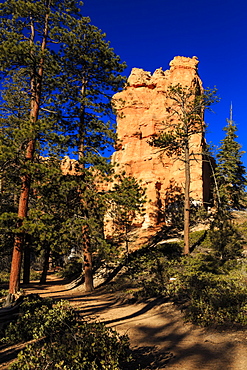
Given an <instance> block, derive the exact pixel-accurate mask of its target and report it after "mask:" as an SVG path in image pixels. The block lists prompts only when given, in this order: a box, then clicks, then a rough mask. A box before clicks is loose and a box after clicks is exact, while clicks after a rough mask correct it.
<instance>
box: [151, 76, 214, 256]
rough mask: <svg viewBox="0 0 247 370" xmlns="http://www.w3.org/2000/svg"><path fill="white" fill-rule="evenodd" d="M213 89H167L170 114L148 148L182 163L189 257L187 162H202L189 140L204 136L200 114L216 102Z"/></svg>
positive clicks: (188, 174) (188, 179) (185, 250)
mask: <svg viewBox="0 0 247 370" xmlns="http://www.w3.org/2000/svg"><path fill="white" fill-rule="evenodd" d="M215 94H216V89H212V90H210V89H208V90H204V91H202V89H201V87H200V86H198V85H197V84H196V83H193V84H192V86H185V87H183V86H181V85H180V84H178V85H175V86H170V88H169V89H168V92H167V97H168V98H169V99H170V102H171V104H170V106H169V108H168V110H169V112H170V114H169V116H168V118H167V121H166V122H164V124H165V130H164V132H162V131H161V132H160V134H159V135H156V136H155V137H154V138H153V140H152V141H151V143H150V144H151V145H153V146H155V147H158V148H160V150H161V151H162V152H163V153H166V154H167V155H168V156H171V157H173V158H175V159H179V160H181V161H182V162H183V164H184V173H185V189H184V254H189V250H190V245H189V228H190V212H191V209H190V183H191V178H190V168H191V161H193V160H202V155H203V151H201V153H198V152H195V151H194V147H193V140H192V138H193V137H194V136H195V135H198V134H201V135H202V136H203V135H204V131H205V123H204V111H205V109H209V108H210V106H211V104H213V103H215V102H217V101H218V98H217V97H216V95H215Z"/></svg>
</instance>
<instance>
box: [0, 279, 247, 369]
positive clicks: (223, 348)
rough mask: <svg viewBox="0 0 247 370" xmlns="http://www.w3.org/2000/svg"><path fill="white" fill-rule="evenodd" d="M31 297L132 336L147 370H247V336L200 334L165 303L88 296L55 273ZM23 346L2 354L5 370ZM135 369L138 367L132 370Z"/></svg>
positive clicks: (36, 286) (202, 331) (34, 286)
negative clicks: (61, 303) (57, 302)
mask: <svg viewBox="0 0 247 370" xmlns="http://www.w3.org/2000/svg"><path fill="white" fill-rule="evenodd" d="M24 290H25V293H26V294H29V293H38V294H39V295H40V296H41V297H53V298H54V299H66V300H68V301H69V302H70V303H71V305H73V306H74V307H75V308H76V310H78V312H79V313H80V314H81V315H82V316H83V317H89V318H90V319H95V320H97V321H103V322H104V323H105V324H106V325H107V326H109V327H112V328H114V329H115V330H117V331H118V332H119V333H120V334H128V336H129V338H130V343H131V347H132V349H133V353H134V358H136V359H137V360H136V361H139V363H140V362H141V365H142V368H143V367H145V369H147V370H148V369H156V370H158V369H159V370H162V369H171V370H178V369H179V370H198V369H200V370H209V369H210V370H246V369H247V332H246V331H244V330H234V331H223V330H222V331H220V332H219V331H216V330H206V329H203V328H198V327H196V326H193V325H192V324H190V323H186V322H185V321H184V317H183V313H182V312H181V310H180V309H179V308H178V307H177V306H176V305H174V304H173V303H172V302H171V301H168V300H165V299H164V298H155V299H150V300H147V301H145V302H141V303H132V304H131V303H123V302H121V301H120V300H119V298H118V297H117V296H116V293H107V292H105V291H104V290H102V289H96V290H95V291H94V292H93V293H90V294H85V292H83V291H81V290H80V289H78V288H77V289H70V288H69V285H66V283H65V282H64V281H63V280H60V279H59V278H58V277H57V276H56V275H55V274H53V273H50V274H49V276H48V281H47V284H45V285H42V286H41V285H39V284H38V283H36V282H34V283H32V284H31V285H29V286H28V287H27V288H25V289H24ZM22 347H23V345H19V346H13V347H11V348H0V358H2V361H0V369H1V370H4V369H7V367H8V364H9V363H10V361H11V359H13V358H14V357H16V354H17V352H18V350H20V349H21V348H22ZM134 368H135V364H134V363H133V369H134Z"/></svg>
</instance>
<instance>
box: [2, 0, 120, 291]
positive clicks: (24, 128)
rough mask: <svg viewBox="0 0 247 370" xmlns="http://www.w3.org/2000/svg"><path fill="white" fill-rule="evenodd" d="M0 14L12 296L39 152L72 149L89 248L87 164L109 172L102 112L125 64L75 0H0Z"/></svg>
mask: <svg viewBox="0 0 247 370" xmlns="http://www.w3.org/2000/svg"><path fill="white" fill-rule="evenodd" d="M0 19H1V26H0V72H1V83H2V96H1V109H0V113H1V117H0V121H1V153H0V157H1V158H0V160H1V164H2V165H1V167H4V173H3V177H4V176H5V173H6V174H7V172H8V176H10V175H9V174H10V172H11V169H13V172H14V174H15V178H16V179H17V181H16V190H17V191H18V192H19V195H18V198H19V205H18V222H17V227H16V232H15V242H14V249H13V258H12V264H11V276H10V288H9V293H10V294H15V293H16V292H17V291H18V290H19V284H20V271H21V261H22V255H23V249H24V245H25V237H26V230H25V221H26V220H27V216H28V208H29V199H30V194H31V189H32V184H33V182H34V181H35V176H36V173H37V166H40V165H41V166H42V164H40V155H49V156H58V157H59V158H60V159H61V155H62V154H64V153H66V152H67V150H68V149H67V148H68V147H70V153H71V150H74V151H75V153H77V158H78V159H79V162H80V171H81V177H80V181H78V184H79V185H78V189H79V192H80V194H81V199H82V201H81V208H82V210H81V212H82V214H83V216H82V217H81V218H80V217H79V216H78V217H77V219H80V220H81V228H82V230H86V231H85V233H84V235H82V239H84V244H85V243H86V244H87V247H86V248H85V247H84V252H85V253H87V252H88V253H92V248H91V246H90V245H89V244H88V243H89V242H88V240H90V232H89V230H90V217H89V216H87V214H88V209H87V207H88V205H89V203H90V201H91V199H92V197H93V195H94V194H95V190H93V191H92V190H91V189H90V186H89V185H90V183H88V181H90V182H91V181H92V177H93V172H92V171H90V170H89V167H91V166H94V167H95V172H94V173H97V175H98V172H97V171H101V173H107V171H108V169H107V161H105V160H103V159H102V158H101V153H102V150H105V149H106V147H107V146H108V144H109V142H112V139H113V136H114V134H113V130H111V127H110V124H109V123H106V122H105V119H103V115H105V114H106V113H109V112H110V96H111V95H112V93H113V92H114V91H117V89H118V88H119V87H120V86H121V84H122V81H123V78H122V77H121V76H120V75H119V73H120V72H122V70H123V68H124V67H125V65H124V64H121V63H120V59H119V57H118V56H116V55H115V54H114V52H113V50H112V49H111V48H110V47H109V43H107V42H106V41H105V39H104V37H105V35H104V34H102V33H101V31H100V30H98V29H97V28H96V27H94V26H92V25H91V24H90V20H89V18H87V17H83V16H82V14H81V9H80V2H79V1H72V0H63V1H55V0H37V1H28V0H27V1H23V0H16V1H14V0H6V1H4V2H3V3H1V4H0ZM10 92H12V94H11V93H10ZM75 155H76V154H75ZM6 176H7V175H6ZM90 269H91V266H90ZM86 275H87V274H86ZM89 275H92V272H91V270H89ZM91 289H92V284H90V287H89V289H88V290H91Z"/></svg>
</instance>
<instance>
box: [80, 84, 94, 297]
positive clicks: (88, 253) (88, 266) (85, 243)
mask: <svg viewBox="0 0 247 370" xmlns="http://www.w3.org/2000/svg"><path fill="white" fill-rule="evenodd" d="M86 84H87V81H86V80H85V79H83V80H82V88H81V96H82V98H83V97H84V96H85V90H86ZM84 136H85V109H84V105H83V103H82V104H81V112H80V127H79V143H78V152H79V160H82V159H83V157H84ZM80 168H81V171H82V177H83V178H85V174H84V173H83V171H84V170H85V164H84V163H81V164H80ZM81 204H82V207H83V208H84V212H83V213H84V219H85V220H88V210H87V202H86V200H85V199H84V198H83V194H81ZM82 251H83V259H84V266H83V269H84V276H85V291H86V292H92V291H93V290H94V286H93V256H92V250H91V242H90V230H89V227H88V226H87V225H83V226H82Z"/></svg>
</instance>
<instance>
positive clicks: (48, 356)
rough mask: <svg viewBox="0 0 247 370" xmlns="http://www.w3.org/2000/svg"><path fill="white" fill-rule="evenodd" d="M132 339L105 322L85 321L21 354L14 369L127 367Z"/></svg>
mask: <svg viewBox="0 0 247 370" xmlns="http://www.w3.org/2000/svg"><path fill="white" fill-rule="evenodd" d="M129 353H130V352H129V341H128V338H127V336H120V335H118V334H117V333H116V332H115V331H113V330H112V329H110V328H106V326H105V325H104V324H102V323H82V324H77V325H76V326H74V327H67V329H65V330H64V329H63V330H57V331H54V332H53V336H52V337H50V338H49V341H47V340H42V341H40V342H36V343H34V344H32V345H30V346H28V347H27V348H26V350H24V351H23V352H21V353H20V354H19V355H18V360H17V362H15V363H14V364H13V365H12V366H11V368H10V369H11V370H17V369H22V370H31V369H35V370H44V369H49V370H57V369H69V370H97V369H99V370H106V369H107V370H118V369H126V366H125V364H126V362H128V359H129Z"/></svg>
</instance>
